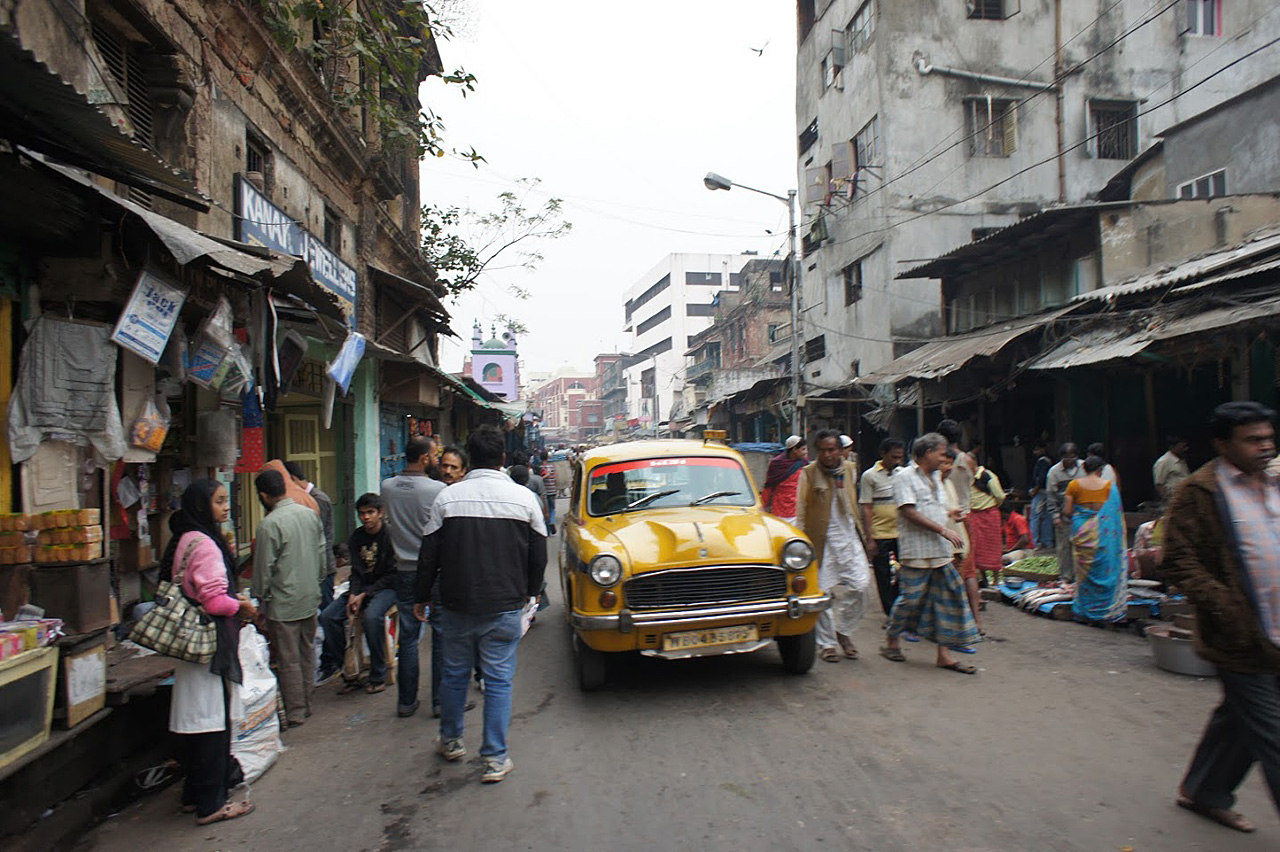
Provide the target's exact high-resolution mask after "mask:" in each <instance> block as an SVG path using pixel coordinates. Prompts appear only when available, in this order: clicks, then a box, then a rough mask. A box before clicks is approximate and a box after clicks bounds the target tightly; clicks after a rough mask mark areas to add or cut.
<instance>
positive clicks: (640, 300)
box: [627, 275, 671, 322]
mask: <svg viewBox="0 0 1280 852" xmlns="http://www.w3.org/2000/svg"><path fill="white" fill-rule="evenodd" d="M670 286H671V276H670V275H664V276H662V278H661V279H659V281H658V283H657V284H654V285H653V286H652V287H650V288H649V289H647V290H645V291H644V292H643V293H641V294H640V295H639V296H637V297H636V298H634V299H632V300H631V301H629V302H627V322H631V315H632V314H633V313H634V312H635V311H636V309H637V308H639V307H640V306H641V305H643V304H644V303H645V302H647V301H649V300H650V299H652V298H653V297H654V296H656V295H658V294H659V293H661V292H662V291H663V290H665V289H667V288H668V287H670Z"/></svg>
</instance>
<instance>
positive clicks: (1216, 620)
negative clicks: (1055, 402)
mask: <svg viewBox="0 0 1280 852" xmlns="http://www.w3.org/2000/svg"><path fill="white" fill-rule="evenodd" d="M1274 420H1275V412H1274V411H1272V410H1271V409H1269V408H1267V407H1265V406H1263V405H1260V404H1259V403H1256V402H1228V403H1224V404H1223V405H1220V406H1218V407H1217V408H1216V409H1214V412H1213V416H1212V418H1211V419H1210V421H1209V426H1210V431H1211V434H1212V436H1213V443H1214V447H1215V449H1216V450H1217V451H1218V457H1217V458H1216V459H1214V460H1213V461H1211V462H1209V463H1208V464H1206V465H1205V466H1204V467H1202V468H1200V469H1199V470H1197V471H1196V472H1195V473H1194V474H1192V475H1191V476H1190V478H1188V479H1186V480H1185V481H1184V482H1183V484H1182V486H1181V487H1180V488H1178V489H1177V491H1176V492H1175V493H1174V495H1173V499H1172V501H1171V502H1170V503H1169V507H1168V510H1167V512H1166V514H1165V549H1164V564H1163V569H1164V572H1165V574H1166V576H1167V577H1168V579H1169V581H1170V582H1172V583H1174V584H1176V585H1177V586H1178V587H1180V588H1181V589H1182V591H1183V592H1185V593H1186V595H1187V597H1188V598H1190V599H1191V602H1192V603H1193V604H1194V605H1195V608H1196V624H1197V638H1196V649H1197V651H1198V652H1199V653H1200V656H1202V657H1204V658H1205V659H1206V660H1209V661H1210V662H1212V663H1213V664H1215V665H1216V666H1217V667H1218V677H1219V679H1220V680H1221V681H1222V703H1221V704H1220V705H1219V706H1218V709H1217V710H1215V711H1214V713H1213V716H1212V717H1211V718H1210V719H1209V725H1208V727H1207V728H1206V729H1205V732H1204V736H1203V738H1202V739H1201V740H1200V746H1199V747H1198V748H1197V749H1196V753H1195V756H1194V757H1193V758H1192V760H1191V766H1190V767H1189V768H1188V770H1187V775H1186V777H1185V778H1184V779H1183V781H1182V787H1181V789H1180V790H1179V791H1178V799H1177V804H1178V806H1179V807H1182V808H1186V809H1187V810H1190V811H1193V812H1195V813H1197V814H1200V815H1201V816H1204V817H1207V818H1208V819H1211V820H1214V821H1215V822H1218V823H1221V824H1222V825H1225V826H1227V827H1228V828H1233V829H1235V830H1237V831H1253V830H1254V825H1253V823H1251V822H1249V820H1247V819H1245V817H1244V815H1243V814H1240V813H1238V812H1237V811H1233V810H1231V807H1232V805H1233V804H1235V790H1236V788H1237V787H1238V786H1239V785H1240V782H1241V781H1243V780H1244V776H1245V774H1246V773H1247V772H1248V771H1249V768H1250V767H1251V766H1252V765H1253V764H1254V762H1258V763H1261V764H1262V772H1263V775H1264V776H1265V778H1266V781H1267V787H1268V788H1269V789H1270V790H1271V798H1272V801H1273V802H1275V803H1276V805H1277V807H1280V477H1277V476H1276V475H1275V474H1274V473H1269V472H1268V471H1267V463H1268V462H1269V461H1271V459H1272V458H1273V457H1274V456H1275V454H1276V444H1275V428H1274V426H1273V425H1272V423H1273V421H1274Z"/></svg>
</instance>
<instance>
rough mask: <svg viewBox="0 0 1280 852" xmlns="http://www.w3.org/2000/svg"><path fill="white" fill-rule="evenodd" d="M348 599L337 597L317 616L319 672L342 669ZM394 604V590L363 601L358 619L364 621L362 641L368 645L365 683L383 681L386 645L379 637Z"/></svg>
mask: <svg viewBox="0 0 1280 852" xmlns="http://www.w3.org/2000/svg"><path fill="white" fill-rule="evenodd" d="M348 597H349V596H348V595H347V594H346V593H343V594H341V595H339V596H338V597H336V598H334V600H333V603H331V604H329V605H328V606H327V607H325V608H324V611H323V612H321V613H320V626H321V627H323V628H324V651H322V652H321V654H320V670H321V671H332V670H334V669H338V668H341V667H342V658H343V657H344V656H345V655H346V651H347V600H348ZM395 602H396V590H395V589H381V590H379V591H377V592H374V593H373V594H372V595H369V596H366V597H365V600H364V609H363V610H362V612H361V620H362V621H363V622H364V638H365V642H366V643H367V644H368V645H369V683H386V682H387V643H386V640H385V639H384V638H383V632H382V621H383V619H384V618H386V615H387V610H389V609H391V607H392V605H394V604H395Z"/></svg>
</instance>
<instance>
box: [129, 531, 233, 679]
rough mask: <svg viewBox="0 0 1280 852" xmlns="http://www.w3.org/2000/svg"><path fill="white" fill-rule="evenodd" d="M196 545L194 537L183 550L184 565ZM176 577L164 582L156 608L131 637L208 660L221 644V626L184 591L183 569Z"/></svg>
mask: <svg viewBox="0 0 1280 852" xmlns="http://www.w3.org/2000/svg"><path fill="white" fill-rule="evenodd" d="M195 545H196V543H195V542H194V541H192V542H191V543H190V544H188V545H187V549H186V550H185V551H183V553H182V559H181V561H180V562H179V568H180V569H182V568H185V567H186V561H187V557H188V556H190V555H191V550H192V548H194V547H195ZM174 580H175V581H176V582H170V581H167V580H162V581H161V582H160V585H159V586H158V587H157V588H156V605H155V608H154V609H152V610H151V611H150V612H148V613H146V614H145V615H143V616H142V618H140V619H138V622H137V623H136V624H135V625H134V626H133V629H132V630H130V631H129V638H130V639H132V640H133V641H134V642H137V643H138V644H139V645H141V646H142V647H144V648H150V649H151V650H152V651H155V652H156V653H157V654H164V655H165V656H166V657H174V658H176V659H179V660H186V661H187V662H189V663H207V662H209V661H210V660H212V659H213V653H214V651H216V650H217V647H218V632H217V628H216V627H215V626H214V623H213V619H212V618H210V617H209V616H208V614H206V613H205V612H204V611H203V610H201V609H200V606H199V604H197V603H196V602H195V601H193V600H191V599H190V598H188V597H187V595H186V593H185V592H183V591H182V573H181V570H179V571H178V572H175V574H174Z"/></svg>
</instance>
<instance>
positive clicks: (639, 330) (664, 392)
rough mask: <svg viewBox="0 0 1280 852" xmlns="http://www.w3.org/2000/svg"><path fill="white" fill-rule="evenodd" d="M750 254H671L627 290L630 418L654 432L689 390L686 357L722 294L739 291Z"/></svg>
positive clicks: (625, 328) (625, 308)
mask: <svg viewBox="0 0 1280 852" xmlns="http://www.w3.org/2000/svg"><path fill="white" fill-rule="evenodd" d="M752 256H753V255H750V254H669V255H667V256H666V257H665V258H663V259H662V261H661V262H659V263H658V264H657V265H656V266H654V267H653V269H651V270H649V271H648V272H647V273H646V274H645V275H643V276H641V277H640V279H639V280H638V281H636V283H635V284H633V285H632V286H631V287H630V289H628V290H627V292H626V296H625V298H626V303H625V305H624V306H623V311H624V315H625V317H626V321H625V325H624V328H623V330H624V331H625V332H626V333H627V334H629V335H630V338H631V354H632V355H634V356H635V363H634V364H632V365H631V366H629V367H627V369H626V377H627V383H628V387H629V390H628V393H627V399H628V403H627V404H628V409H629V419H630V420H635V421H638V423H639V424H640V425H641V426H642V427H647V428H650V429H651V428H653V423H654V414H655V412H654V411H653V406H654V404H655V400H656V404H657V406H658V411H657V412H656V415H657V420H658V422H660V423H661V422H663V421H665V420H666V419H667V417H668V415H669V414H670V411H671V407H672V405H673V403H674V402H675V400H676V398H677V397H678V396H679V395H680V394H681V393H682V391H683V387H684V361H685V358H684V353H685V350H687V349H688V348H689V345H690V342H691V340H692V338H693V336H694V335H695V334H697V333H698V332H700V331H702V330H703V329H704V328H706V327H707V326H708V325H709V324H710V322H711V302H712V300H713V299H714V298H715V295H716V293H717V292H719V291H721V290H731V289H733V288H735V287H737V284H738V272H739V271H740V270H741V269H742V265H743V264H744V263H746V262H747V261H748V260H750V259H751V258H752Z"/></svg>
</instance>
